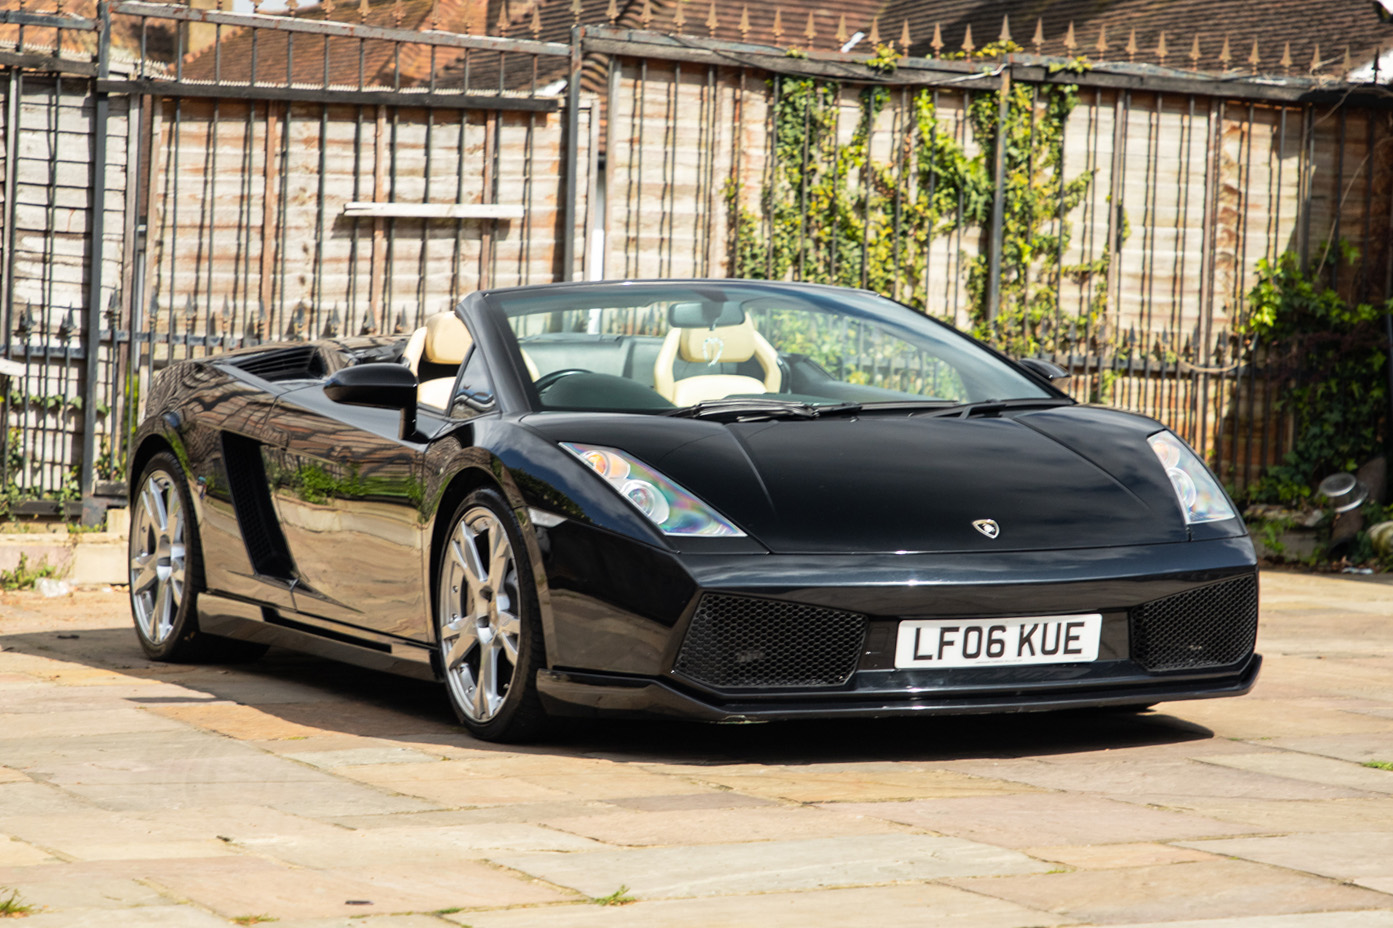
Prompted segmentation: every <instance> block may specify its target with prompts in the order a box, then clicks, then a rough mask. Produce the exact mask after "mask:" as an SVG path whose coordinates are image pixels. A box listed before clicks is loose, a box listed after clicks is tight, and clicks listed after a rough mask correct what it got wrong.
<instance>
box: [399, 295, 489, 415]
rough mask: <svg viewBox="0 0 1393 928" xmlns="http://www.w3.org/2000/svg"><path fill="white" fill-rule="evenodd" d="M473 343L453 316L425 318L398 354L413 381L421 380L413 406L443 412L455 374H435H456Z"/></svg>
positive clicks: (439, 314) (457, 319) (441, 315)
mask: <svg viewBox="0 0 1393 928" xmlns="http://www.w3.org/2000/svg"><path fill="white" fill-rule="evenodd" d="M473 345H474V340H473V339H472V338H471V337H470V335H469V330H468V329H466V328H465V327H464V323H463V322H461V321H460V318H459V316H456V315H455V314H454V313H449V312H446V313H436V314H435V315H433V316H429V317H427V318H426V324H425V325H423V326H421V327H420V328H419V329H417V330H416V331H415V332H412V333H411V338H410V339H409V340H408V341H407V343H406V348H405V349H403V350H402V361H403V362H404V363H405V364H406V366H407V367H409V368H411V371H412V373H414V374H415V375H416V376H417V377H422V376H424V378H425V379H423V380H421V382H420V385H419V386H417V387H416V402H418V403H424V404H425V405H427V406H433V407H435V408H436V409H445V408H446V407H447V406H448V405H449V403H450V392H451V391H452V390H453V389H454V386H455V373H451V374H449V375H448V376H432V375H433V374H438V373H439V372H440V369H441V368H443V367H448V368H454V369H455V371H456V372H458V369H459V366H460V365H461V364H463V363H464V359H465V357H466V356H467V355H468V354H469V349H470V348H471V347H473Z"/></svg>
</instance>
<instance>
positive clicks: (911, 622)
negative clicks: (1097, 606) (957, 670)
mask: <svg viewBox="0 0 1393 928" xmlns="http://www.w3.org/2000/svg"><path fill="white" fill-rule="evenodd" d="M1102 628H1103V617H1102V616H1101V615H1099V614H1098V613H1096V612H1095V613H1091V614H1088V615H1046V616H1024V617H1019V618H1011V619H906V620H905V621H903V622H901V623H900V632H899V638H898V640H897V642H896V644H895V666H896V667H898V668H901V669H908V668H912V667H913V668H922V667H990V666H995V665H999V664H1071V663H1075V662H1085V661H1094V660H1097V659H1098V638H1099V635H1100V634H1101V632H1102Z"/></svg>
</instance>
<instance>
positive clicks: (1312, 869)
mask: <svg viewBox="0 0 1393 928" xmlns="http://www.w3.org/2000/svg"><path fill="white" fill-rule="evenodd" d="M1184 846H1186V847H1192V848H1196V849H1199V850H1204V851H1209V852H1210V853H1213V854H1227V855H1229V856H1231V857H1241V858H1243V859H1244V860H1254V861H1259V862H1261V863H1266V864H1273V865H1275V866H1278V867H1286V868H1288V869H1291V870H1301V871H1304V872H1306V873H1317V874H1320V875H1321V876H1328V877H1334V878H1337V879H1341V880H1344V881H1346V882H1350V883H1358V884H1360V885H1362V886H1368V885H1372V884H1374V883H1377V884H1380V885H1385V884H1387V883H1389V882H1390V881H1393V833H1390V832H1388V831H1377V832H1369V831H1347V832H1340V833H1330V832H1326V833H1321V834H1302V833H1300V832H1297V833H1293V834H1284V835H1271V836H1265V837H1253V838H1223V839H1215V840H1212V841H1198V842H1184Z"/></svg>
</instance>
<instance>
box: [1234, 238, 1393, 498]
mask: <svg viewBox="0 0 1393 928" xmlns="http://www.w3.org/2000/svg"><path fill="white" fill-rule="evenodd" d="M1342 253H1343V252H1342V251H1341V250H1332V254H1331V255H1329V256H1327V258H1328V260H1321V261H1317V262H1315V264H1314V267H1315V270H1314V271H1312V272H1311V273H1306V272H1303V270H1302V268H1301V262H1300V259H1299V258H1297V256H1296V255H1295V254H1293V253H1291V252H1287V253H1285V254H1283V255H1282V256H1281V257H1280V258H1279V259H1278V260H1277V261H1276V262H1271V261H1268V260H1266V259H1263V260H1261V261H1259V262H1258V265H1257V273H1258V282H1257V283H1256V284H1255V285H1254V286H1253V288H1252V290H1250V291H1249V293H1248V309H1249V313H1248V318H1247V320H1246V322H1245V323H1244V325H1243V326H1242V331H1243V332H1245V333H1246V334H1248V335H1250V336H1252V338H1253V343H1254V345H1255V346H1260V347H1258V348H1257V349H1256V350H1258V351H1260V352H1261V356H1260V358H1258V359H1257V360H1259V361H1260V363H1262V364H1263V365H1264V366H1265V367H1266V369H1267V372H1268V376H1269V377H1272V378H1274V379H1275V380H1276V381H1277V382H1279V383H1283V384H1284V385H1285V387H1284V389H1283V390H1282V391H1281V393H1280V394H1279V396H1278V398H1277V400H1276V405H1277V409H1278V410H1279V411H1281V412H1285V413H1288V414H1289V415H1291V417H1292V419H1293V422H1294V424H1295V440H1294V442H1293V446H1292V449H1291V451H1289V452H1288V453H1287V455H1286V456H1285V458H1284V459H1283V460H1282V461H1281V463H1279V464H1276V465H1274V466H1272V467H1269V468H1268V469H1267V470H1266V471H1264V472H1263V475H1262V476H1261V477H1260V478H1259V479H1258V480H1257V481H1256V482H1255V483H1254V485H1253V486H1252V487H1251V488H1250V489H1249V492H1248V497H1249V499H1250V500H1251V501H1254V502H1264V503H1283V504H1287V505H1291V504H1299V503H1301V502H1303V501H1304V500H1306V499H1307V498H1308V497H1309V496H1310V495H1311V493H1312V489H1311V488H1312V487H1313V486H1315V484H1316V483H1318V482H1319V481H1320V480H1321V478H1323V477H1325V476H1328V475H1329V474H1333V473H1340V472H1342V471H1345V472H1348V471H1354V470H1356V469H1357V468H1358V467H1359V466H1360V465H1361V464H1363V463H1364V462H1365V461H1367V460H1369V459H1370V458H1372V457H1375V456H1377V455H1379V454H1381V453H1383V450H1384V441H1385V436H1386V434H1387V431H1386V430H1387V412H1388V389H1387V384H1388V378H1387V364H1388V357H1387V354H1386V352H1385V345H1386V340H1385V336H1384V313H1385V312H1387V311H1388V307H1387V306H1386V305H1384V304H1378V305H1374V304H1369V303H1357V304H1351V303H1349V302H1347V301H1346V300H1345V299H1344V298H1343V297H1342V296H1340V294H1339V293H1338V292H1336V290H1335V289H1334V288H1333V287H1332V286H1330V284H1329V283H1328V281H1327V280H1326V276H1327V274H1326V271H1325V270H1324V269H1325V268H1327V267H1333V264H1332V263H1330V262H1333V261H1335V260H1340V257H1339V256H1340V255H1341V254H1342Z"/></svg>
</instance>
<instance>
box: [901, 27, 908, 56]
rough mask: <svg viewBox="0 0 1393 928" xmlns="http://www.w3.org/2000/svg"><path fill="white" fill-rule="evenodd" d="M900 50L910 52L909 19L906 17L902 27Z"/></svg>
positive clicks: (905, 52)
mask: <svg viewBox="0 0 1393 928" xmlns="http://www.w3.org/2000/svg"><path fill="white" fill-rule="evenodd" d="M900 51H901V52H903V53H904V54H906V55H908V54H909V19H908V18H906V19H905V21H904V25H903V26H902V27H901V28H900Z"/></svg>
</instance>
